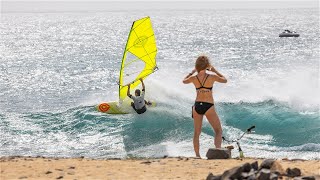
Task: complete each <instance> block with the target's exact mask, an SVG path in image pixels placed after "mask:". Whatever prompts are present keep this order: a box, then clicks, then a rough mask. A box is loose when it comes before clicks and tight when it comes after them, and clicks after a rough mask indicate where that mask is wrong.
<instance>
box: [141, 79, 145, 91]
mask: <svg viewBox="0 0 320 180" xmlns="http://www.w3.org/2000/svg"><path fill="white" fill-rule="evenodd" d="M140 81H141V84H142V91H145V89H146V88H145V86H144V83H143V80H142V78H141V79H140Z"/></svg>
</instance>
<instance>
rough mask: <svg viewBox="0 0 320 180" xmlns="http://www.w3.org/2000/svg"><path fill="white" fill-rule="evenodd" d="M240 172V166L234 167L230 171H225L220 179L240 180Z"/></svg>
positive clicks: (241, 169)
mask: <svg viewBox="0 0 320 180" xmlns="http://www.w3.org/2000/svg"><path fill="white" fill-rule="evenodd" d="M242 171H243V167H242V166H238V167H234V168H232V169H230V170H227V171H225V172H224V173H223V174H222V176H221V179H241V174H242Z"/></svg>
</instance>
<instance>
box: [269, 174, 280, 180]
mask: <svg viewBox="0 0 320 180" xmlns="http://www.w3.org/2000/svg"><path fill="white" fill-rule="evenodd" d="M278 177H279V175H278V174H276V173H271V174H270V178H269V179H270V180H278Z"/></svg>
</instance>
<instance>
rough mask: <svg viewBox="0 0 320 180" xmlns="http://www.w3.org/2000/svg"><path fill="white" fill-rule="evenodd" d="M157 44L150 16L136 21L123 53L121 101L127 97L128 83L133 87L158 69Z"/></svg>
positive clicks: (120, 80) (120, 84)
mask: <svg viewBox="0 0 320 180" xmlns="http://www.w3.org/2000/svg"><path fill="white" fill-rule="evenodd" d="M156 55H157V46H156V39H155V36H154V32H153V29H152V24H151V20H150V17H145V18H142V19H139V20H137V21H134V22H133V24H132V27H131V30H130V33H129V36H128V40H127V44H126V47H125V50H124V53H123V57H122V63H121V69H120V77H119V101H120V102H122V101H123V100H124V99H125V98H126V97H127V90H128V86H127V85H128V84H131V85H130V88H131V89H133V88H135V87H137V86H138V85H139V84H140V81H139V79H140V78H143V79H144V78H146V77H147V76H149V75H150V74H152V73H153V72H154V71H155V70H156V69H157V63H156Z"/></svg>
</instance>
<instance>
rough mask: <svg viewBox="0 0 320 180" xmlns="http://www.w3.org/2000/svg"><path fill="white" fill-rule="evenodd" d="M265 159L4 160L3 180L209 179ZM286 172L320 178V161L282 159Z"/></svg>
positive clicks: (23, 158) (29, 158)
mask: <svg viewBox="0 0 320 180" xmlns="http://www.w3.org/2000/svg"><path fill="white" fill-rule="evenodd" d="M254 161H258V163H259V164H260V163H261V162H262V161H263V159H244V160H238V159H228V160H206V159H194V158H187V157H175V158H162V159H125V160H120V159H110V160H108V159H104V160H98V159H96V160H95V159H86V158H66V159H62V158H43V157H38V158H31V157H3V158H1V162H0V165H1V166H0V167H1V176H0V179H1V180H5V179H151V178H152V179H206V177H207V175H208V174H209V173H210V172H211V173H213V174H214V175H218V174H222V173H223V172H224V171H225V170H227V169H230V168H232V167H235V166H240V165H242V164H244V163H246V162H249V163H252V162H254ZM280 164H281V165H282V167H283V169H286V168H288V167H289V168H294V167H296V168H300V169H301V172H302V175H313V176H315V177H316V178H320V160H308V161H305V160H280Z"/></svg>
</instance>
